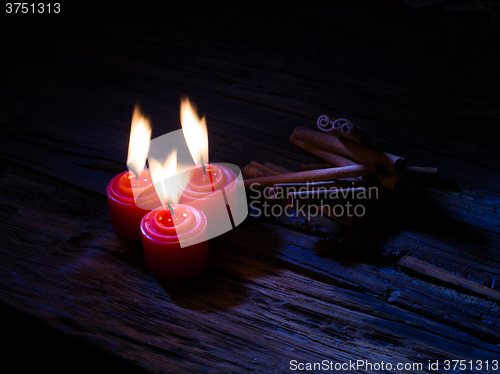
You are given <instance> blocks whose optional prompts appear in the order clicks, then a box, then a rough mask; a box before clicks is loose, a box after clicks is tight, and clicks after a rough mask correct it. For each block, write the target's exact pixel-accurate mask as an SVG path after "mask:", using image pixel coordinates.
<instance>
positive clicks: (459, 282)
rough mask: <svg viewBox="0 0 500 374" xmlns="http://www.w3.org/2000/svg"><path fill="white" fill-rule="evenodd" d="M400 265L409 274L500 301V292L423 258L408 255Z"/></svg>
mask: <svg viewBox="0 0 500 374" xmlns="http://www.w3.org/2000/svg"><path fill="white" fill-rule="evenodd" d="M398 266H399V268H400V269H402V270H403V271H404V272H407V273H409V274H412V275H414V274H415V275H417V276H420V277H422V278H426V279H430V280H431V281H434V282H437V283H441V284H444V285H445V286H448V287H452V288H456V289H458V290H460V291H464V292H467V293H471V294H473V295H476V296H480V297H483V298H485V299H489V300H495V301H500V292H498V291H496V290H493V289H491V288H489V287H486V286H483V285H482V284H479V283H476V282H474V281H471V280H469V279H465V278H462V277H461V276H459V275H456V274H453V273H451V272H449V271H447V270H444V269H441V268H438V267H437V266H434V265H432V264H429V263H427V262H424V261H422V260H418V259H416V258H415V257H411V256H408V255H406V256H404V257H403V258H402V259H401V260H400V261H399V262H398Z"/></svg>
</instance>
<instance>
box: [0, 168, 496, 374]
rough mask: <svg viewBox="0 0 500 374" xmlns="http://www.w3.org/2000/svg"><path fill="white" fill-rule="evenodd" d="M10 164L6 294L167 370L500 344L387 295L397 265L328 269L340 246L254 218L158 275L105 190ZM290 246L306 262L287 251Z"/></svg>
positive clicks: (490, 351)
mask: <svg viewBox="0 0 500 374" xmlns="http://www.w3.org/2000/svg"><path fill="white" fill-rule="evenodd" d="M2 169H3V170H2V177H1V178H2V183H1V186H0V189H1V190H2V193H1V194H0V196H1V201H0V204H1V205H0V206H1V211H2V214H3V215H4V217H5V218H8V220H6V222H7V223H4V224H2V226H0V230H1V233H2V236H3V237H4V238H6V240H5V241H3V242H2V243H1V245H0V250H1V251H2V258H4V261H6V262H4V265H5V266H2V267H1V268H0V275H1V276H0V279H1V286H0V295H1V298H2V300H3V301H4V302H6V303H8V304H9V305H11V306H13V307H15V308H16V309H19V310H23V311H25V312H27V313H31V314H36V315H38V316H41V317H42V318H43V319H44V320H46V321H47V322H48V323H49V324H50V325H51V326H53V327H55V328H57V329H58V330H61V331H64V332H66V333H69V334H71V335H73V336H77V337H80V338H83V339H84V340H87V341H89V342H91V343H92V344H95V345H97V346H99V347H101V348H102V349H104V350H106V351H108V352H114V353H115V354H118V355H119V356H121V357H122V358H124V359H125V360H127V361H128V362H134V363H136V364H138V365H140V366H142V367H144V368H147V369H148V370H151V371H153V372H161V371H163V370H168V371H172V370H181V371H183V372H199V371H200V370H203V371H207V370H208V371H210V370H214V371H239V372H241V371H252V372H267V371H268V370H278V371H284V370H286V369H287V368H289V362H290V360H292V359H296V360H299V361H301V362H311V361H320V360H323V359H328V360H332V361H334V362H345V361H348V360H356V359H368V360H373V361H375V360H377V362H378V361H379V360H382V359H383V360H385V361H386V362H392V363H396V362H408V361H410V362H424V363H425V362H427V360H429V359H434V360H435V359H445V358H452V357H457V358H458V357H459V358H462V359H484V360H486V359H488V358H489V359H491V357H492V356H493V355H494V354H495V353H498V352H499V351H498V347H496V346H495V345H494V344H490V343H487V342H485V341H482V340H480V339H478V338H476V337H475V336H474V335H478V336H481V337H482V335H483V334H484V333H485V332H484V331H479V332H477V331H476V332H473V334H470V333H468V332H461V331H459V330H457V329H456V328H454V327H450V326H449V325H448V323H447V322H444V323H443V321H445V320H446V318H444V319H443V321H441V322H436V321H434V320H433V318H431V319H429V318H428V317H427V316H425V315H423V316H422V315H420V313H419V312H418V311H417V313H414V312H408V311H406V310H404V309H403V310H402V309H400V308H399V307H397V306H393V305H391V303H387V302H386V300H384V297H380V296H381V295H382V294H384V293H385V294H386V297H391V295H394V294H395V292H394V291H392V293H391V292H389V293H388V292H387V291H388V289H393V290H395V288H399V287H402V288H404V289H407V288H406V287H407V286H408V285H409V284H411V278H407V277H406V276H405V275H404V274H400V275H398V278H403V279H404V278H406V279H407V280H408V281H406V282H404V283H403V284H401V283H400V282H394V281H391V280H390V279H391V276H388V275H389V274H388V273H387V274H385V275H380V278H379V280H378V281H376V282H377V283H379V284H378V285H376V284H370V282H372V280H373V279H375V278H376V276H375V274H376V273H374V272H373V271H372V270H370V267H369V266H366V265H363V264H341V263H338V262H337V261H333V262H331V261H329V262H330V265H328V266H327V268H330V266H331V265H334V264H335V265H334V268H330V269H329V270H327V271H326V272H325V271H321V270H320V269H319V268H317V266H318V264H319V262H318V260H320V261H321V262H324V261H325V260H328V258H323V259H321V258H319V257H317V255H314V254H313V253H311V252H310V250H313V248H314V247H316V246H317V244H318V243H317V240H315V239H312V240H311V237H308V236H307V235H300V234H293V237H290V234H291V233H292V232H283V231H280V230H276V229H274V228H273V227H272V226H268V225H262V224H258V222H255V221H254V220H249V221H247V222H246V223H245V224H243V225H242V226H240V227H238V228H237V229H236V230H233V231H232V232H230V233H228V234H226V235H224V236H221V237H219V238H217V239H215V240H213V241H212V242H211V251H212V255H213V258H212V263H211V266H210V268H209V269H208V271H207V272H206V273H205V274H203V275H202V276H201V277H200V278H199V279H193V280H192V281H188V282H185V283H176V284H170V283H162V282H160V283H158V282H157V281H155V280H154V279H153V278H152V277H151V276H150V275H148V274H147V272H146V271H145V269H144V261H143V259H142V252H141V249H140V246H139V245H138V244H137V243H134V242H129V241H125V240H122V239H118V238H117V237H116V236H115V234H114V233H113V232H112V231H111V230H110V222H109V215H108V211H107V204H106V200H105V198H104V197H103V196H99V195H96V194H93V193H89V192H87V191H86V190H83V189H79V188H75V187H71V186H68V185H66V186H61V185H60V184H59V183H57V182H54V181H53V180H52V179H49V178H47V177H44V176H41V175H37V174H33V173H32V172H29V171H27V170H25V169H23V168H14V167H12V166H10V165H5V164H4V166H3V168H2ZM33 201H36V202H37V204H36V205H33V204H32V202H33ZM26 222H30V224H31V226H30V230H25V229H23V226H22V224H23V223H26ZM247 236H248V237H253V238H254V239H253V240H248V239H247ZM258 236H260V238H259V239H258V240H256V238H257V237H258ZM286 236H287V237H288V239H284V238H285V237H286ZM299 246H300V247H299ZM14 248H15V249H16V250H15V251H13V249H14ZM300 248H310V250H308V251H307V253H308V255H305V253H304V252H303V251H304V250H299V249H300ZM301 251H302V253H301ZM311 255H312V258H311ZM286 257H288V258H291V259H292V260H293V262H294V263H296V264H297V266H296V267H294V268H292V270H290V269H288V265H287V267H283V264H286V263H287V262H288V260H287V261H285V262H282V261H281V260H279V259H280V258H281V259H286ZM274 258H278V261H276V260H275V259H274ZM311 260H312V262H311ZM304 261H305V262H304ZM7 265H8V266H7ZM318 270H320V271H319V272H318ZM377 272H378V270H377ZM374 277H375V278H374ZM370 279H371V280H370ZM388 287H389V288H388ZM421 288H422V287H420V289H421ZM410 289H411V288H410ZM360 290H363V292H359V291H360ZM381 292H382V294H381ZM400 292H402V290H401V291H400ZM372 293H375V295H372ZM392 297H394V296H392ZM456 303H457V302H456V301H455V305H457V304H456ZM458 305H459V304H458ZM452 309H453V308H452ZM441 311H442V310H441ZM465 318H466V317H465ZM471 321H472V322H474V321H473V320H471ZM474 323H475V325H474V324H472V325H470V326H472V327H473V328H477V327H480V326H481V325H480V324H479V325H478V324H477V322H474ZM474 326H475V327H474ZM469 330H470V331H473V330H471V329H469ZM488 336H489V337H491V332H490V333H489V334H488ZM367 348H368V349H367ZM417 351H418V352H419V356H417V355H416V354H415V352H417ZM360 372H369V371H367V370H362V369H361V370H360Z"/></svg>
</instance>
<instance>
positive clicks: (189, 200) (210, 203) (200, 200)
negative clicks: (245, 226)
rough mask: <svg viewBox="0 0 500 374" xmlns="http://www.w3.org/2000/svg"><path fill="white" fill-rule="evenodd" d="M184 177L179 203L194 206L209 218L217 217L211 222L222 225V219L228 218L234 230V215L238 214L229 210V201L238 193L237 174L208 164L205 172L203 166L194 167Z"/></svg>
mask: <svg viewBox="0 0 500 374" xmlns="http://www.w3.org/2000/svg"><path fill="white" fill-rule="evenodd" d="M184 176H185V177H184V178H182V179H181V183H180V188H181V190H182V195H181V197H180V199H179V203H181V204H189V205H191V206H194V207H196V208H197V209H199V210H201V211H202V212H204V213H205V214H206V215H207V216H208V217H211V216H213V215H215V216H216V217H214V218H213V220H212V219H210V220H209V222H212V221H214V223H217V224H220V218H221V217H226V216H228V217H229V220H230V222H231V226H232V227H231V228H234V227H235V224H234V219H233V214H235V213H236V212H232V211H231V209H230V208H229V201H233V200H234V197H233V195H236V194H237V193H238V190H237V178H236V174H235V173H234V172H233V171H232V170H231V169H230V168H228V167H226V166H223V165H217V164H206V165H205V170H203V167H202V166H194V167H191V168H189V169H188V170H187V171H186V172H185V174H184ZM236 199H237V197H236ZM221 208H222V209H224V208H225V209H227V214H226V212H224V211H222V212H221ZM233 209H234V207H233ZM217 218H219V220H217Z"/></svg>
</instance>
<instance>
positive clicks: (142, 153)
mask: <svg viewBox="0 0 500 374" xmlns="http://www.w3.org/2000/svg"><path fill="white" fill-rule="evenodd" d="M150 139H151V126H150V124H149V121H148V120H147V119H146V118H145V117H144V116H142V114H141V113H140V110H139V108H138V107H137V106H136V107H135V110H134V114H133V116H132V126H131V130H130V142H129V149H128V157H127V167H128V169H129V171H125V172H123V173H121V174H119V175H117V176H116V177H114V178H113V179H112V180H111V181H110V182H109V184H108V186H107V187H106V194H107V196H108V205H109V213H110V216H111V225H112V226H113V230H114V231H115V233H116V234H117V235H118V236H121V237H123V238H125V239H131V240H141V228H140V225H141V220H142V218H143V217H144V215H145V214H146V213H148V212H149V211H151V210H153V209H155V208H157V207H159V206H161V204H160V201H159V199H158V196H157V194H156V191H155V189H154V187H153V184H152V181H151V178H150V175H149V171H148V170H147V169H144V165H145V163H146V158H147V155H148V150H149V142H150Z"/></svg>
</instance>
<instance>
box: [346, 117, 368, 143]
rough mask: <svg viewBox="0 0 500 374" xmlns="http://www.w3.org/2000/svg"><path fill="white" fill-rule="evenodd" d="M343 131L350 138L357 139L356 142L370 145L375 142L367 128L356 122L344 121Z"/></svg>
mask: <svg viewBox="0 0 500 374" xmlns="http://www.w3.org/2000/svg"><path fill="white" fill-rule="evenodd" d="M341 131H342V133H343V134H345V135H347V137H348V138H349V139H351V140H352V141H355V142H356V143H360V144H364V145H370V144H372V142H373V138H372V137H371V136H370V135H368V133H367V132H366V131H365V130H363V129H362V128H361V127H359V126H356V125H355V124H354V123H351V122H346V123H344V124H343V125H342V127H341Z"/></svg>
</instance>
